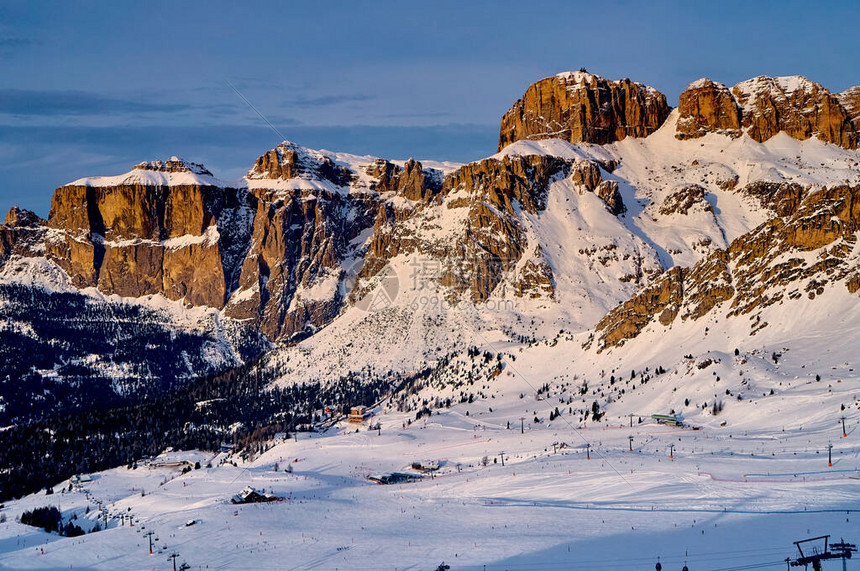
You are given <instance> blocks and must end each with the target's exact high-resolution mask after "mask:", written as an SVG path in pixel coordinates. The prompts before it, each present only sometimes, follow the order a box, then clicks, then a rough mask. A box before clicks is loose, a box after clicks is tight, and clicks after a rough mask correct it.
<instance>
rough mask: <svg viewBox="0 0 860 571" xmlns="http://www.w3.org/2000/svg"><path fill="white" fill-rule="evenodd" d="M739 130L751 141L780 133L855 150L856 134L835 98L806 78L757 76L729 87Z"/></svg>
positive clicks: (846, 114) (764, 139)
mask: <svg viewBox="0 0 860 571" xmlns="http://www.w3.org/2000/svg"><path fill="white" fill-rule="evenodd" d="M732 93H733V95H734V96H735V99H736V100H737V102H738V105H739V106H740V107H741V110H742V116H743V127H744V129H745V130H746V132H747V133H748V134H749V136H750V137H752V138H753V139H754V140H756V141H758V142H763V141H767V140H768V139H770V138H771V137H773V136H774V135H776V134H777V133H779V132H780V131H784V132H785V133H787V134H788V135H789V136H791V137H793V138H795V139H808V138H810V137H817V138H818V139H821V140H822V141H825V142H828V143H833V144H834V145H839V146H840V147H844V148H846V149H856V148H857V133H856V132H855V131H854V128H853V126H852V125H851V121H850V120H849V117H848V113H847V112H846V111H845V109H844V108H843V107H842V105H840V103H839V99H838V98H837V97H836V96H835V95H833V94H832V93H830V92H829V91H828V90H827V89H825V88H824V87H822V86H821V85H819V84H817V83H814V82H812V81H809V80H808V79H806V78H803V77H798V76H792V77H777V78H772V77H766V76H760V77H756V78H753V79H750V80H747V81H744V82H741V83H739V84H737V85H735V86H734V88H732Z"/></svg>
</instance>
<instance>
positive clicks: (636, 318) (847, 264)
mask: <svg viewBox="0 0 860 571" xmlns="http://www.w3.org/2000/svg"><path fill="white" fill-rule="evenodd" d="M772 190H774V191H775V192H779V191H780V189H779V188H774V189H772ZM782 191H785V192H793V193H794V194H793V195H792V196H793V198H791V199H789V200H787V202H786V203H785V205H784V207H780V210H781V211H782V212H783V213H784V214H782V215H780V216H776V217H774V218H772V219H771V220H769V221H768V222H766V223H764V224H762V225H761V226H759V227H758V228H756V229H754V230H753V231H751V232H749V233H747V234H744V235H743V236H741V237H739V238H738V239H736V240H735V241H734V242H732V243H731V245H730V246H729V247H728V248H727V249H725V250H715V251H714V252H713V253H712V254H711V255H709V256H708V257H707V258H705V259H704V260H701V261H700V262H698V263H697V264H696V265H695V266H693V268H691V269H689V270H688V269H684V268H672V269H671V270H669V271H668V272H666V273H665V274H663V276H661V277H660V278H658V279H657V281H656V282H655V283H654V284H652V285H651V286H649V287H647V288H645V289H644V290H642V291H641V292H640V293H639V294H637V295H635V296H634V297H633V298H631V299H630V300H628V301H626V302H624V303H623V304H621V305H619V306H618V307H617V308H615V309H613V310H612V311H610V312H609V313H608V314H607V315H606V316H605V317H604V318H603V319H602V320H601V321H600V323H598V325H597V328H596V331H597V340H598V349H599V350H603V349H607V348H609V347H613V346H619V345H621V344H623V343H624V342H625V340H627V339H631V338H633V337H636V336H637V335H638V334H639V333H640V332H641V331H642V330H643V329H644V328H645V327H647V326H648V325H649V324H652V323H655V322H657V321H659V323H661V324H662V325H664V326H668V325H670V324H671V323H672V322H673V321H674V320H675V319H676V318H677V317H678V316H679V315H680V317H681V319H682V320H686V319H698V318H700V317H703V316H705V315H707V314H708V313H709V312H710V311H711V310H712V309H713V308H714V307H716V306H717V305H718V304H722V303H726V304H729V305H728V313H727V314H728V316H729V317H737V316H742V315H748V314H755V312H756V311H757V310H760V309H762V308H765V307H768V306H770V305H773V304H775V303H779V302H781V301H783V300H784V299H795V298H798V297H800V296H803V295H806V296H807V297H809V298H814V297H815V296H816V295H820V294H821V293H822V292H823V291H824V288H825V287H827V286H828V285H830V284H833V283H842V284H844V286H845V287H846V288H848V291H849V292H850V293H856V292H857V291H858V290H860V269H858V268H857V266H856V261H854V260H852V258H851V252H852V251H853V250H854V249H855V246H856V242H857V236H856V234H857V232H858V230H860V187H848V186H839V187H833V188H825V189H821V190H818V191H815V192H806V191H804V190H802V189H799V188H791V187H789V186H786V187H783V188H782ZM797 196H800V199H799V202H798V203H796V204H795V203H794V200H795V198H794V197H797ZM810 251H815V252H816V256H815V258H814V259H813V260H812V261H808V260H807V259H804V258H803V257H801V256H792V255H791V254H792V253H801V252H810ZM754 317H756V316H755V315H753V316H752V317H751V318H750V323H751V326H750V327H751V331H750V334H751V335H754V334H755V332H756V331H757V329H759V328H761V327H764V326H766V325H767V324H766V323H762V322H761V321H760V320H759V319H754Z"/></svg>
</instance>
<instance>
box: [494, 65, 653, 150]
mask: <svg viewBox="0 0 860 571" xmlns="http://www.w3.org/2000/svg"><path fill="white" fill-rule="evenodd" d="M668 115H669V106H668V105H667V104H666V96H665V95H663V94H662V93H660V92H659V91H657V90H655V89H653V88H651V87H648V86H645V85H642V84H641V83H636V82H633V81H630V80H629V79H622V80H619V81H612V80H608V79H604V78H602V77H599V76H596V75H592V74H590V73H586V72H567V73H560V74H558V75H556V76H553V77H548V78H546V79H542V80H540V81H538V82H536V83H533V84H532V85H530V86H529V88H528V89H527V90H526V92H525V94H524V95H523V97H522V98H521V99H519V100H518V101H517V102H516V103H514V105H513V107H511V109H510V110H509V111H508V112H507V113H505V115H504V116H503V117H502V124H501V129H500V134H499V150H502V149H503V148H505V147H506V146H507V145H509V144H511V143H513V142H514V141H518V140H520V139H550V138H557V139H564V140H565V141H570V142H571V143H582V142H585V143H598V144H605V143H612V142H614V141H620V140H621V139H624V138H625V137H646V136H648V135H650V134H651V133H653V132H654V131H656V130H657V129H658V128H660V126H661V125H662V124H663V121H665V120H666V117H667V116H668Z"/></svg>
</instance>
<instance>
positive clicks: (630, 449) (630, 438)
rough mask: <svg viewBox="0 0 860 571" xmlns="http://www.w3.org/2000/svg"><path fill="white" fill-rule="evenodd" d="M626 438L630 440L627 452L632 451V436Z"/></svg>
mask: <svg viewBox="0 0 860 571" xmlns="http://www.w3.org/2000/svg"><path fill="white" fill-rule="evenodd" d="M627 440H629V441H630V448H629V450H628V452H633V436H628V437H627Z"/></svg>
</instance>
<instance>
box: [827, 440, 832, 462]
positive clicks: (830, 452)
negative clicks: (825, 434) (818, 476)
mask: <svg viewBox="0 0 860 571" xmlns="http://www.w3.org/2000/svg"><path fill="white" fill-rule="evenodd" d="M827 467H828V468H832V467H833V444H828V445H827Z"/></svg>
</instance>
